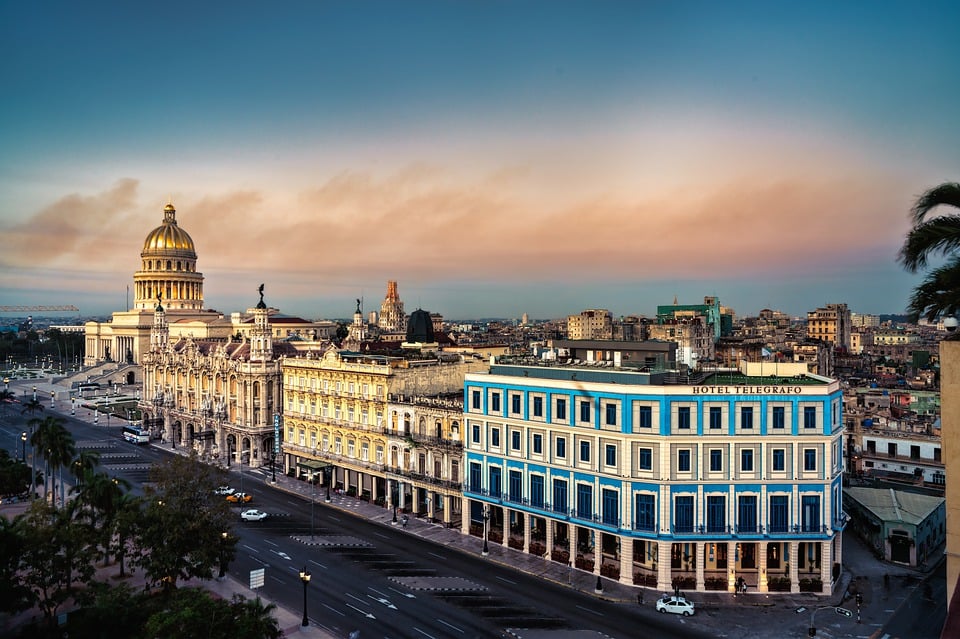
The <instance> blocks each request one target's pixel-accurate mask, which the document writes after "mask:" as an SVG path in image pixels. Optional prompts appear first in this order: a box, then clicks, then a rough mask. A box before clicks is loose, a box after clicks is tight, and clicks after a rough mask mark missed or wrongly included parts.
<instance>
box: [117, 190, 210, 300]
mask: <svg viewBox="0 0 960 639" xmlns="http://www.w3.org/2000/svg"><path fill="white" fill-rule="evenodd" d="M140 258H141V260H142V262H141V265H140V270H139V271H137V272H136V273H134V274H133V288H134V304H133V307H134V308H136V309H149V310H152V309H153V307H154V305H155V304H156V300H157V299H158V296H160V297H162V298H163V304H164V306H165V307H166V309H167V311H168V312H169V311H176V310H191V311H199V310H201V309H202V308H203V274H201V273H198V272H197V251H196V248H195V247H194V244H193V239H192V238H191V237H190V235H189V234H188V233H187V232H186V231H184V230H183V229H182V228H180V226H179V225H178V224H177V209H175V208H174V207H173V204H167V205H166V206H165V207H163V224H161V225H160V226H158V227H157V228H155V229H153V230H152V231H150V233H149V234H148V235H147V239H146V240H144V242H143V251H142V252H141V253H140Z"/></svg>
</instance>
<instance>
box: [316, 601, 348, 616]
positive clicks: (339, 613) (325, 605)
mask: <svg viewBox="0 0 960 639" xmlns="http://www.w3.org/2000/svg"><path fill="white" fill-rule="evenodd" d="M320 605H321V606H323V607H324V608H326V609H327V610H332V611H333V612H335V613H337V614H338V615H340V616H341V617H346V616H347V613H345V612H342V611H340V610H337V609H336V608H331V607H330V606H328V605H327V604H325V603H323V602H321V603H320Z"/></svg>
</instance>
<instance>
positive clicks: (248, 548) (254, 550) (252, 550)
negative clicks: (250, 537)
mask: <svg viewBox="0 0 960 639" xmlns="http://www.w3.org/2000/svg"><path fill="white" fill-rule="evenodd" d="M243 547H244V548H246V549H247V550H249V551H251V552H256V553H259V552H260V549H259V548H254V547H253V546H248V545H246V544H244V545H243Z"/></svg>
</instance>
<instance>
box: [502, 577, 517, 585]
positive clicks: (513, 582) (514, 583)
mask: <svg viewBox="0 0 960 639" xmlns="http://www.w3.org/2000/svg"><path fill="white" fill-rule="evenodd" d="M497 579H499V580H500V581H505V582H507V583H508V584H513V585H514V586H516V585H517V582H515V581H510V580H509V579H505V578H503V577H497Z"/></svg>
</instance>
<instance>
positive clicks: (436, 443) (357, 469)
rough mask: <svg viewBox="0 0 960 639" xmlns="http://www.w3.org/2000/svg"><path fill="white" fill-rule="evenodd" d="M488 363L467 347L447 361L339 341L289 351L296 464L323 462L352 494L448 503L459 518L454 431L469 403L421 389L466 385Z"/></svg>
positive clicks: (289, 452)
mask: <svg viewBox="0 0 960 639" xmlns="http://www.w3.org/2000/svg"><path fill="white" fill-rule="evenodd" d="M485 366H486V365H485V364H484V363H482V362H481V363H474V362H463V361H462V360H461V359H460V358H459V357H456V358H451V359H450V360H445V361H441V360H439V359H407V358H402V357H387V356H382V355H370V354H366V355H364V354H360V353H352V352H348V351H334V350H330V351H328V352H327V353H325V354H324V355H323V356H322V357H320V358H319V359H317V358H314V357H311V356H306V357H295V358H290V357H288V358H286V359H284V361H283V365H282V370H283V388H284V410H283V413H284V429H285V430H284V440H283V452H284V458H285V465H286V468H287V469H288V472H292V473H296V474H297V475H298V476H300V477H310V476H312V475H313V473H317V472H320V471H322V472H323V474H324V481H325V482H326V483H327V485H328V486H333V487H335V488H337V489H341V490H344V491H345V492H347V493H348V494H355V495H357V496H359V497H361V498H366V499H370V500H373V501H375V502H378V503H382V504H385V505H387V506H397V507H399V506H401V505H403V506H404V507H405V508H407V505H408V504H414V506H413V507H411V508H410V510H414V509H416V512H421V511H422V512H423V513H424V514H426V513H428V512H433V513H439V512H442V513H443V515H442V516H441V517H437V518H438V519H443V521H446V522H450V521H451V517H453V516H454V513H456V512H458V509H457V507H456V506H455V505H454V504H452V501H454V500H453V499H452V496H453V495H455V494H458V490H459V486H458V485H457V484H459V479H458V478H459V472H460V467H459V451H458V445H457V444H456V443H455V442H454V441H453V440H454V439H456V438H457V437H458V436H459V435H458V434H457V433H458V431H459V420H460V418H461V416H462V413H461V412H460V411H459V410H458V404H457V402H456V401H455V400H454V401H443V402H441V401H438V400H434V402H433V403H431V401H429V400H422V401H417V398H428V397H429V398H437V397H439V396H444V395H448V394H450V393H453V394H462V390H463V380H464V376H465V374H466V372H468V371H471V370H479V369H482V368H484V367H485ZM421 421H422V428H420V427H421ZM438 423H439V431H438V430H437V424H438ZM415 425H416V426H415ZM438 432H439V435H438ZM428 444H429V446H428ZM421 454H422V457H421ZM421 459H422V470H423V472H420V469H421ZM438 462H439V466H438ZM437 471H439V474H440V476H439V477H437V475H436V473H437ZM454 473H456V475H455V474H454ZM444 482H447V483H444ZM421 507H422V510H421ZM434 516H436V515H434Z"/></svg>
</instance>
